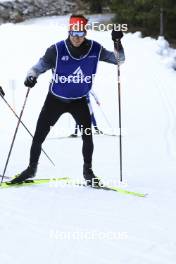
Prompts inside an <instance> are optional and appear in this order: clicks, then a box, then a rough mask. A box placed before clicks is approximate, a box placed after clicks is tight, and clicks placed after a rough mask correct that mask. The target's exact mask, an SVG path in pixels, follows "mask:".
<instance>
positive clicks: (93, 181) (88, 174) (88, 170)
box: [83, 163, 100, 187]
mask: <svg viewBox="0 0 176 264" xmlns="http://www.w3.org/2000/svg"><path fill="white" fill-rule="evenodd" d="M83 176H84V179H85V180H86V185H87V186H92V187H100V180H99V179H98V178H97V177H96V176H95V174H94V173H93V170H92V165H91V164H90V163H84V166H83Z"/></svg>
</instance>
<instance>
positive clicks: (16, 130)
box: [1, 87, 30, 183]
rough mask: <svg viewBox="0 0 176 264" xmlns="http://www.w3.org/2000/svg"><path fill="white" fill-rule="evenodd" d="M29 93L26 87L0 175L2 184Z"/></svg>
mask: <svg viewBox="0 0 176 264" xmlns="http://www.w3.org/2000/svg"><path fill="white" fill-rule="evenodd" d="M29 92H30V88H29V87H28V89H27V93H26V96H25V100H24V103H23V106H22V109H21V113H20V116H19V119H18V122H17V126H16V129H15V132H14V136H13V139H12V143H11V145H10V150H9V153H8V156H7V160H6V164H5V167H4V171H3V174H2V179H1V183H2V182H3V179H4V175H5V173H6V169H7V166H8V163H9V159H10V155H11V152H12V148H13V145H14V142H15V138H16V135H17V132H18V128H19V125H20V121H21V118H22V115H23V112H24V108H25V105H26V102H27V98H28V95H29Z"/></svg>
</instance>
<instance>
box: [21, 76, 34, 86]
mask: <svg viewBox="0 0 176 264" xmlns="http://www.w3.org/2000/svg"><path fill="white" fill-rule="evenodd" d="M36 83H37V78H36V77H33V76H27V77H26V80H25V81H24V85H25V86H27V87H29V88H32V87H34V86H35V84H36Z"/></svg>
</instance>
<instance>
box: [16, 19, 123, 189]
mask: <svg viewBox="0 0 176 264" xmlns="http://www.w3.org/2000/svg"><path fill="white" fill-rule="evenodd" d="M87 22H88V20H87V19H86V18H85V17H84V16H82V15H72V16H71V17H70V26H69V35H68V38H67V39H66V40H65V41H59V42H58V43H56V44H55V45H52V46H51V47H49V48H48V49H47V50H46V53H45V55H44V56H43V57H42V58H40V60H39V61H38V63H37V64H36V65H35V66H33V67H32V68H31V69H30V71H29V72H28V74H27V77H26V79H25V82H24V84H25V86H27V87H30V88H32V87H34V86H35V84H36V83H37V78H38V76H39V75H40V74H42V73H44V72H46V71H47V70H49V69H52V72H53V78H52V81H51V83H50V86H49V92H48V95H47V97H46V100H45V102H44V105H43V107H42V110H41V113H40V115H39V118H38V121H37V126H36V131H35V134H34V138H33V141H32V146H31V150H30V160H29V166H28V167H27V169H26V170H24V171H23V172H21V173H20V174H19V176H17V177H16V178H14V179H13V180H12V181H11V183H12V184H16V183H21V182H23V181H25V180H26V179H28V178H32V177H34V176H35V174H36V171H37V165H38V161H39V157H40V154H41V146H42V143H43V142H44V140H45V138H46V136H47V135H48V133H49V131H50V128H51V126H54V125H55V123H56V122H57V120H58V119H59V118H60V116H61V115H62V114H63V113H66V112H68V113H70V114H71V115H72V116H73V118H74V119H75V121H76V123H78V124H79V126H80V127H82V140H83V147H82V154H83V160H84V164H83V176H84V179H85V180H86V182H87V184H88V185H92V184H98V182H99V180H98V179H97V178H96V176H95V174H94V172H93V170H92V154H93V139H92V130H91V114H90V111H89V108H88V104H87V100H86V96H87V95H88V93H89V92H90V90H91V87H92V82H93V78H94V76H95V74H96V69H97V64H98V61H105V62H108V63H112V64H115V65H116V64H117V59H116V56H115V54H114V52H110V51H108V50H106V49H105V48H103V47H102V46H101V44H99V43H97V42H95V41H92V40H89V39H87V38H86V33H87V32H86V29H85V27H86V24H87ZM122 37H123V33H122V32H121V31H114V30H113V32H112V38H113V39H114V40H115V39H116V40H118V43H119V45H118V52H119V56H120V61H121V62H124V60H125V56H124V50H123V47H122V45H121V42H120V39H121V38H122Z"/></svg>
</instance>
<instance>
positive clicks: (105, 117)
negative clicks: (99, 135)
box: [99, 104, 113, 132]
mask: <svg viewBox="0 0 176 264" xmlns="http://www.w3.org/2000/svg"><path fill="white" fill-rule="evenodd" d="M99 109H100V111H101V113H102V115H103V117H104V119H105V120H106V123H107V125H108V126H109V127H110V129H111V130H112V132H113V128H112V126H111V124H110V122H109V120H108V118H107V116H106V115H105V112H104V111H103V109H102V107H101V106H100V104H99Z"/></svg>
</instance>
